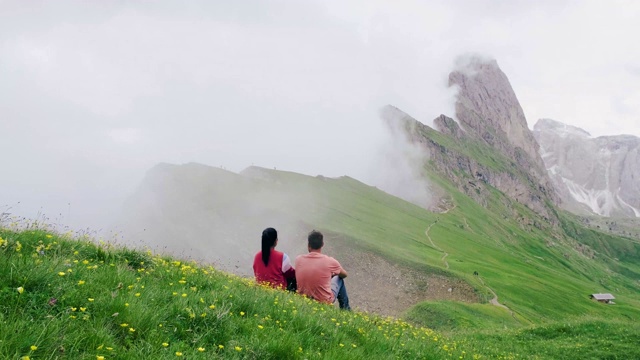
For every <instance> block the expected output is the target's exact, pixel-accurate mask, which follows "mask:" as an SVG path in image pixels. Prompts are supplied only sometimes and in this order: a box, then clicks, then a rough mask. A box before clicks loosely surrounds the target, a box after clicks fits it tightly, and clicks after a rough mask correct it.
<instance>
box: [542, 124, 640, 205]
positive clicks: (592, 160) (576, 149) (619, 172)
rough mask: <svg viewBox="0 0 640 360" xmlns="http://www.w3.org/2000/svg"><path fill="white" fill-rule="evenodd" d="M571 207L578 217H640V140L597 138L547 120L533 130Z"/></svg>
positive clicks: (545, 158) (551, 175) (553, 179)
mask: <svg viewBox="0 0 640 360" xmlns="http://www.w3.org/2000/svg"><path fill="white" fill-rule="evenodd" d="M533 134H534V136H535V138H536V140H537V141H538V143H539V144H540V154H541V155H542V159H543V160H544V163H545V167H546V169H547V171H548V172H549V175H550V177H551V179H552V181H553V182H554V185H555V187H556V188H557V189H558V193H559V195H560V196H561V198H562V200H563V204H564V205H565V207H566V208H567V209H569V210H571V211H574V212H578V213H585V212H592V213H595V214H598V215H602V216H626V217H640V138H637V137H635V136H631V135H618V136H602V137H597V138H592V137H591V135H590V134H589V133H588V132H586V131H584V130H582V129H580V128H577V127H573V126H570V125H566V124H563V123H561V122H558V121H554V120H550V119H541V120H539V121H538V122H537V123H536V125H535V126H534V132H533Z"/></svg>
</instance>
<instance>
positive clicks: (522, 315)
mask: <svg viewBox="0 0 640 360" xmlns="http://www.w3.org/2000/svg"><path fill="white" fill-rule="evenodd" d="M165 166H167V167H168V168H167V171H168V172H169V173H173V174H174V175H175V177H173V179H177V180H176V181H177V182H172V183H171V189H172V192H171V194H172V197H171V199H167V198H166V197H162V196H159V197H157V198H156V202H155V204H156V205H155V206H156V207H155V210H156V211H159V212H162V211H164V209H176V208H181V207H187V206H189V207H193V209H192V210H191V214H192V217H191V218H190V219H189V221H190V222H191V223H193V224H205V223H207V221H208V219H210V218H211V217H214V218H215V217H216V216H222V217H224V216H228V217H229V221H232V222H233V223H234V224H237V226H239V227H241V226H242V223H243V221H245V220H246V221H248V222H251V221H250V220H249V219H248V217H247V216H244V215H242V214H245V213H246V214H253V215H254V216H255V218H260V216H261V214H269V216H271V215H273V214H277V216H278V217H279V218H282V219H288V220H287V221H288V222H289V223H296V224H298V226H300V227H301V228H302V230H301V232H299V233H298V236H299V237H297V238H294V239H289V244H297V245H298V246H300V245H302V247H304V234H305V231H309V230H310V229H311V228H316V229H320V230H322V231H325V232H327V233H328V234H330V238H329V241H328V245H327V249H328V251H332V249H333V250H334V251H335V249H336V248H338V249H339V251H337V252H335V253H333V255H334V256H336V257H337V258H338V259H340V258H341V255H342V254H346V253H349V252H354V253H355V252H365V253H368V254H373V255H375V256H377V257H379V258H381V259H384V260H385V261H387V262H390V263H391V264H396V266H401V267H403V268H406V269H408V271H409V270H410V271H413V272H417V273H420V274H424V275H425V276H442V277H444V278H446V279H448V280H447V281H448V282H446V283H445V284H446V285H445V286H446V288H445V289H444V291H443V292H444V293H443V294H442V295H441V296H439V297H436V298H434V297H431V298H429V297H428V294H430V293H432V292H435V291H437V290H438V289H437V288H435V287H434V285H433V284H432V283H430V281H429V280H425V283H423V284H420V283H415V284H410V286H412V287H414V288H415V289H414V290H415V291H418V290H417V289H418V288H420V292H419V293H418V294H419V295H420V296H423V298H424V299H425V300H432V301H441V300H454V299H455V295H456V294H457V293H459V292H466V291H467V290H468V289H469V288H471V289H474V290H472V291H475V295H473V293H472V294H471V296H468V297H466V298H464V299H462V300H460V301H451V302H450V303H449V305H448V306H449V307H450V309H449V310H447V311H444V310H442V305H436V304H434V305H433V306H434V308H433V309H431V310H429V312H431V313H433V312H439V313H441V315H440V317H442V316H450V317H452V319H451V321H452V322H453V323H461V322H462V323H466V324H468V325H465V326H468V327H476V328H479V327H486V326H489V327H491V326H501V327H502V326H504V325H507V326H509V327H512V326H522V325H526V324H529V323H543V322H548V321H554V320H558V319H572V318H576V317H578V318H579V317H582V316H590V317H597V318H617V319H630V318H632V319H633V318H638V316H639V315H640V311H639V308H640V297H639V296H638V290H639V286H638V281H637V280H638V277H637V273H636V271H637V265H634V264H637V257H636V256H635V255H634V251H636V250H633V249H637V244H635V243H633V242H629V241H627V240H625V239H622V238H617V237H613V236H610V235H605V234H600V233H597V232H595V231H593V230H588V229H585V228H583V227H581V225H579V223H577V222H575V221H574V220H573V219H572V218H571V217H570V216H568V215H566V216H565V215H563V216H562V219H563V223H562V224H563V225H562V227H553V226H552V225H545V224H544V223H543V222H542V221H543V220H542V219H541V218H540V217H539V215H536V214H535V213H534V212H533V211H531V210H530V209H528V208H527V207H525V206H524V205H522V204H519V203H517V202H514V201H511V200H510V199H509V198H507V197H506V196H504V195H503V194H502V193H501V192H499V191H497V190H496V189H493V188H492V187H491V186H490V185H486V187H485V190H484V191H486V192H487V193H488V194H489V195H488V196H486V199H487V201H486V204H485V205H484V206H481V205H479V204H478V203H476V202H475V201H474V200H473V199H472V198H470V197H469V196H467V195H465V194H463V193H461V192H459V191H458V190H457V189H456V188H455V187H453V185H451V184H450V183H449V182H447V181H446V180H444V179H442V178H438V177H437V176H432V181H433V182H434V183H437V184H438V185H439V186H441V187H443V188H445V189H446V190H447V192H448V193H449V194H450V196H451V198H450V199H449V203H450V209H449V210H448V211H447V212H444V213H433V212H430V211H427V210H425V209H423V208H420V207H418V206H415V205H413V204H410V203H408V202H405V201H403V200H401V199H398V198H396V197H393V196H390V195H388V194H386V193H385V192H383V191H380V190H378V189H376V188H374V187H371V186H368V185H365V184H363V183H361V182H358V181H356V180H354V179H351V178H348V177H343V178H339V179H329V178H324V177H310V176H305V175H300V174H295V173H290V172H283V171H275V170H267V169H260V168H252V169H249V170H248V171H247V172H245V173H244V175H237V174H236V175H234V176H235V177H236V178H237V180H236V181H234V184H235V185H234V186H233V187H219V188H218V187H213V186H212V187H203V186H199V185H198V184H206V183H207V182H208V181H209V178H208V177H206V176H205V177H189V176H187V175H185V174H191V172H190V171H189V169H190V168H191V167H194V166H197V167H200V166H201V165H193V164H190V165H183V166H168V165H165ZM212 171H213V170H212ZM216 171H217V170H216ZM178 174H182V175H180V176H178ZM225 176H226V175H225ZM245 183H246V184H248V185H244V184H245ZM164 186H166V184H164V185H162V184H161V185H159V187H157V188H155V189H154V190H153V193H155V194H164V193H165V190H163V187H164ZM180 189H189V191H190V192H193V195H191V196H192V197H191V198H188V197H185V196H182V195H181V193H180ZM147 190H150V188H147ZM221 192H224V196H226V197H230V198H232V197H234V196H236V197H238V198H241V199H243V198H244V199H254V200H255V199H258V198H260V197H261V196H263V195H262V194H265V193H266V194H269V196H271V197H273V199H279V200H280V201H275V200H274V201H254V202H252V201H250V200H247V202H248V203H250V204H251V211H252V212H250V211H248V210H246V209H244V208H243V206H240V205H238V208H237V209H236V208H233V209H231V210H230V208H229V207H228V206H224V207H217V206H216V203H215V199H217V198H218V196H220V193H221ZM185 199H186V200H185ZM283 199H285V200H286V201H285V200H283ZM289 199H292V200H289ZM132 201H133V200H132ZM283 202H286V203H287V204H286V205H287V206H283ZM201 204H204V205H201ZM200 206H203V207H200ZM132 208H134V209H136V210H135V211H136V212H138V213H143V214H145V216H150V215H149V214H150V212H148V211H144V210H143V209H139V208H137V207H135V206H132ZM212 214H213V215H212ZM225 214H226V215H225ZM131 216H133V215H131ZM267 220H269V219H267ZM172 221H174V220H172V219H168V218H165V217H157V218H156V219H155V221H154V222H152V223H149V224H148V226H146V228H147V229H149V228H154V230H153V231H154V233H153V239H154V240H155V241H158V242H159V243H157V244H158V245H163V243H162V242H161V241H162V240H163V235H162V234H170V238H175V237H180V236H181V235H179V234H176V233H175V232H172V231H171V226H172V223H171V222H172ZM268 225H269V223H268V222H266V221H265V222H264V223H263V224H262V225H261V226H260V227H256V229H255V231H254V234H247V235H246V237H243V238H238V239H237V240H236V242H235V243H234V244H235V246H237V247H238V248H243V249H244V250H242V251H243V252H244V253H245V255H247V257H250V256H252V255H253V253H254V252H255V251H257V242H258V241H257V240H256V236H255V233H258V234H259V231H260V230H261V228H264V227H266V226H268ZM184 226H190V225H189V223H187V224H186V225H184ZM565 228H566V229H570V228H573V229H574V230H573V232H574V233H575V232H576V231H580V234H582V235H584V236H582V235H580V236H578V235H577V234H572V233H571V232H570V231H566V233H565V230H563V229H565ZM427 231H428V232H427ZM427 235H428V236H427ZM283 236H287V235H286V233H285V234H283ZM212 237H215V236H212ZM181 238H184V239H185V240H184V241H189V240H193V239H194V238H189V237H188V236H187V235H186V234H185V235H182V237H181ZM199 239H201V241H203V246H204V247H203V249H206V247H207V245H206V244H207V242H208V241H211V239H210V238H202V237H200V238H199ZM590 241H593V242H594V244H593V246H589V247H586V246H585V245H584V244H586V243H588V242H590ZM596 243H598V244H601V245H600V247H597V246H595V244H596ZM604 244H606V246H605V245H604ZM280 246H281V248H283V249H285V251H288V252H290V253H294V254H295V252H294V251H293V250H292V247H293V246H292V247H289V246H288V245H280ZM247 249H251V250H247ZM605 249H609V250H607V251H606V252H605V251H604V250H605ZM631 250H633V251H631ZM341 253H342V254H341ZM622 254H626V255H625V256H626V257H624V256H622ZM635 254H637V251H636V252H635ZM343 256H344V255H343ZM616 258H617V260H616ZM249 264H250V261H249V260H247V261H246V262H245V263H241V264H240V266H242V267H244V268H245V269H249V268H250V265H249ZM350 265H352V266H354V267H356V268H357V269H358V270H361V271H358V272H366V271H365V270H366V269H367V268H366V267H364V266H363V265H362V264H350ZM345 266H346V265H345ZM474 271H477V272H478V273H479V276H474V275H473V273H474ZM428 279H429V278H428ZM384 281H385V280H384V279H379V278H377V277H375V276H373V275H371V276H369V274H366V273H363V274H361V275H359V276H353V277H350V282H351V283H352V284H354V285H355V284H356V283H358V282H366V283H367V284H369V285H370V286H371V284H373V285H375V284H376V283H380V282H384ZM396 281H399V282H403V281H406V282H407V283H408V282H409V281H408V280H407V279H402V278H401V279H399V280H396ZM436 283H437V282H436ZM405 285H406V284H405ZM439 286H442V285H439ZM449 289H450V291H448V290H449ZM404 291H408V292H410V290H407V289H406V286H405V288H404ZM598 292H611V293H614V295H615V296H616V298H617V300H616V303H617V304H616V305H615V306H604V305H602V304H599V303H595V302H593V301H591V300H589V295H590V294H592V293H598ZM494 294H496V295H497V297H498V299H497V301H494V303H499V304H501V305H503V306H504V305H506V308H505V307H500V306H497V305H493V304H492V303H491V302H490V300H492V299H493V298H494ZM420 296H417V301H416V303H417V302H419V299H420ZM355 298H356V300H354V303H355V304H357V303H358V300H360V301H361V302H370V301H376V299H377V301H378V302H381V303H384V302H388V299H387V297H385V296H383V295H381V294H378V293H375V292H372V291H368V292H363V294H358V296H356V297H355ZM472 304H473V305H472ZM425 308H426V309H428V308H429V303H427V304H426V305H425V304H422V305H421V309H423V310H424V309H425ZM429 312H428V313H429ZM415 314H416V313H415V312H409V313H407V318H408V319H409V320H411V318H412V317H414V316H415ZM470 314H476V315H477V316H479V317H480V318H486V319H487V321H480V322H478V321H466V322H465V319H464V317H467V318H469V317H472V315H470ZM491 314H493V315H491ZM456 317H461V319H456ZM492 318H495V319H493V320H492ZM506 318H511V320H510V321H507V322H505V319H506ZM420 321H422V322H423V323H424V324H426V325H429V326H434V327H437V326H439V325H438V323H435V322H434V323H430V322H429V319H428V317H427V318H426V319H423V318H421V319H420ZM445 328H446V326H445Z"/></svg>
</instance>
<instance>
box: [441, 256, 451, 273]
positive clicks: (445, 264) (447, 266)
mask: <svg viewBox="0 0 640 360" xmlns="http://www.w3.org/2000/svg"><path fill="white" fill-rule="evenodd" d="M447 256H449V253H444V255H442V259H440V260H442V261H443V262H444V266H445V267H446V268H447V270H449V263H448V262H447V260H445V258H446V257H447Z"/></svg>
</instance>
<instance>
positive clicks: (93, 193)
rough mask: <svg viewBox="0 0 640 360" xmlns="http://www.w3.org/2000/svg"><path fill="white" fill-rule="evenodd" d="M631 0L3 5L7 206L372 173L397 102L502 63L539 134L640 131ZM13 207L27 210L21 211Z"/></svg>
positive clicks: (638, 60) (443, 101) (3, 187)
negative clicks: (234, 180) (140, 187)
mask: <svg viewBox="0 0 640 360" xmlns="http://www.w3.org/2000/svg"><path fill="white" fill-rule="evenodd" d="M639 19H640V2H637V1H488V0H469V1H445V0H443V1H360V2H350V1H317V2H313V1H204V0H203V1H190V2H182V1H154V2H147V1H143V2H135V1H129V2H122V1H93V2H87V1H35V0H33V1H30V0H24V1H3V0H0V135H1V138H0V154H2V162H1V164H2V168H1V169H0V171H1V173H0V174H1V175H0V210H2V209H3V207H4V209H7V208H8V207H11V209H10V210H9V211H10V212H12V213H15V214H25V215H29V216H31V215H33V214H34V212H36V211H38V210H39V209H41V211H42V212H44V213H46V214H47V215H49V217H51V218H52V219H57V218H62V219H63V221H65V222H66V221H73V220H75V221H83V222H86V224H87V225H94V224H97V223H99V222H92V223H89V220H95V218H96V217H99V216H103V214H104V213H105V212H107V213H112V212H114V211H117V209H118V207H119V206H120V204H121V202H122V200H123V199H124V198H126V196H127V195H128V194H129V193H130V192H131V191H133V189H134V188H135V186H136V185H137V184H138V183H139V182H140V180H141V178H142V176H143V174H144V172H145V171H146V170H147V169H148V168H150V167H151V166H153V165H154V164H155V163H157V162H161V161H164V162H172V163H184V162H191V161H195V162H201V163H205V164H210V165H214V166H219V165H222V166H225V167H226V168H228V169H230V170H234V171H239V170H242V169H243V168H245V167H246V166H249V165H251V164H255V165H260V166H265V167H274V166H275V167H277V168H279V169H286V170H292V171H298V172H302V173H307V174H312V175H315V174H324V175H327V176H339V175H344V174H348V175H351V176H354V177H356V178H359V179H361V180H364V181H366V180H367V179H368V178H369V175H370V174H371V172H372V171H376V158H375V156H373V154H375V153H376V152H377V149H378V147H379V145H380V143H381V142H382V141H383V135H382V129H381V125H380V122H379V120H378V116H377V111H378V109H379V108H380V107H382V106H383V105H386V104H393V105H396V106H398V107H399V108H401V109H403V110H405V111H406V112H408V113H410V114H412V115H413V116H414V117H416V118H418V119H419V120H421V121H423V122H425V123H430V122H431V120H432V119H433V118H435V117H436V116H437V115H439V114H440V113H445V114H447V115H450V116H451V115H453V114H452V101H453V100H452V99H453V97H452V93H451V92H450V91H448V90H447V89H446V87H445V84H446V80H447V75H448V72H449V71H450V70H451V68H452V67H453V63H454V59H455V58H456V56H459V55H461V54H466V53H479V54H484V55H488V56H491V57H494V58H495V59H497V61H498V64H499V65H500V66H501V68H502V70H503V71H504V72H505V73H506V74H507V76H508V77H509V79H510V81H511V83H512V85H513V87H514V89H515V92H516V94H517V95H518V97H519V99H520V102H521V104H522V106H523V108H524V111H525V114H526V116H527V118H528V121H529V126H530V127H532V126H533V124H534V123H535V121H536V120H537V119H538V118H541V117H548V118H552V119H555V120H558V121H562V122H565V123H568V124H571V125H575V126H578V127H581V128H583V129H585V130H586V131H588V132H590V133H591V134H592V135H594V136H599V135H610V134H621V133H626V134H633V135H636V136H640V46H637V44H636V43H637V37H638V34H640V21H638V20H639ZM18 202H20V204H17V203H18Z"/></svg>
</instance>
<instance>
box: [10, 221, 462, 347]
mask: <svg viewBox="0 0 640 360" xmlns="http://www.w3.org/2000/svg"><path fill="white" fill-rule="evenodd" d="M0 237H1V238H2V240H1V241H2V245H0V276H1V278H2V279H3V281H2V284H1V287H0V323H1V324H2V331H1V332H0V357H1V358H3V359H16V358H19V357H23V356H28V357H30V358H31V359H45V358H49V359H51V358H57V357H64V358H74V359H76V358H77V359H82V358H85V359H102V358H104V359H159V358H176V357H187V358H202V359H207V358H212V357H215V356H221V357H224V358H243V359H285V358H286V359H298V358H299V359H303V358H305V359H311V358H319V359H374V358H379V359H387V358H390V357H392V358H401V359H407V358H444V357H448V356H456V357H459V356H462V357H463V358H473V354H465V353H463V352H462V350H460V349H459V348H457V346H456V345H455V344H453V343H449V342H447V340H446V339H444V338H443V337H442V336H441V335H439V334H437V333H435V332H434V331H432V330H430V329H427V328H420V327H414V326H412V325H410V324H408V323H406V322H404V321H401V320H394V319H389V318H380V317H377V316H375V315H369V314H364V313H355V312H353V313H352V312H341V311H339V310H337V309H335V308H333V307H331V306H326V305H321V304H319V303H317V302H315V301H311V300H309V299H306V298H303V297H300V296H296V295H292V294H290V293H287V292H283V291H276V290H272V289H269V288H265V287H262V286H258V285H256V284H255V283H254V282H253V281H251V280H247V279H242V278H238V277H235V276H233V275H229V274H226V273H222V272H219V271H217V270H215V269H214V268H212V267H205V266H199V265H197V264H195V263H192V262H184V261H181V260H176V259H171V258H162V257H156V256H153V255H151V254H150V253H144V252H137V251H131V250H127V249H125V248H115V247H112V246H110V245H107V244H99V245H95V244H93V243H90V242H88V241H75V240H71V239H68V238H67V237H59V236H57V235H55V234H54V235H52V234H50V233H47V232H44V231H23V232H13V231H7V230H2V231H0Z"/></svg>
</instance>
